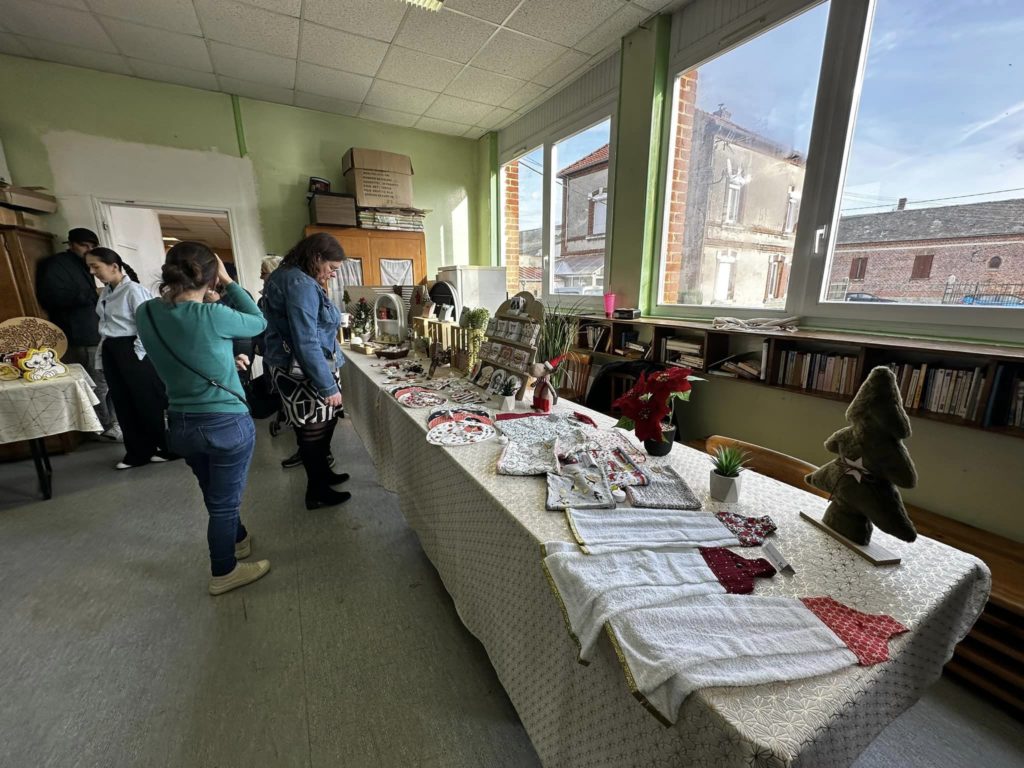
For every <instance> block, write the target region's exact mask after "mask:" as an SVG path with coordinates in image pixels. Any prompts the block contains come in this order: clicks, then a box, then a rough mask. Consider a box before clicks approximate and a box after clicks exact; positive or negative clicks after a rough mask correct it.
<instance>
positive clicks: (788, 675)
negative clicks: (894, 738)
mask: <svg viewBox="0 0 1024 768" xmlns="http://www.w3.org/2000/svg"><path fill="white" fill-rule="evenodd" d="M608 623H609V626H610V629H611V632H612V635H613V638H612V639H613V642H614V643H615V644H616V646H617V648H616V650H617V651H618V654H619V658H620V659H622V660H623V661H624V663H625V665H626V666H627V670H626V671H627V675H626V679H627V680H630V681H631V687H634V691H633V692H634V694H639V695H641V696H643V699H645V700H646V701H645V702H644V703H645V705H646V706H647V707H648V708H649V709H650V710H651V711H652V712H654V713H655V714H656V715H657V716H658V717H659V719H661V720H662V721H663V722H665V723H674V722H675V720H676V717H677V715H678V713H679V707H680V706H682V703H683V701H685V700H686V697H687V696H689V695H690V694H691V693H692V692H693V691H694V690H697V689H698V688H710V687H712V686H719V685H728V686H734V685H757V684H759V683H770V682H776V681H781V680H799V679H802V678H805V677H813V676H815V675H823V674H827V673H829V672H835V671H836V670H839V669H842V668H844V667H848V666H852V665H854V664H856V663H857V657H856V656H855V655H854V653H853V652H852V651H851V650H850V649H849V648H847V647H846V645H845V644H844V643H843V641H842V640H840V639H839V638H838V637H837V636H836V634H835V633H834V632H833V631H832V630H830V629H829V628H828V627H827V626H826V625H825V624H824V623H823V622H822V621H821V620H820V619H819V618H818V617H817V616H816V615H815V614H814V613H813V612H811V611H810V609H808V608H807V607H806V606H805V605H804V604H803V603H802V602H800V600H799V599H797V598H793V597H758V596H756V595H702V596H698V597H692V598H683V599H680V600H676V601H674V602H671V603H665V604H662V605H657V606H651V607H642V608H636V609H631V610H626V611H622V612H620V613H618V614H617V615H615V616H614V617H612V618H611V619H610V620H609V622H608Z"/></svg>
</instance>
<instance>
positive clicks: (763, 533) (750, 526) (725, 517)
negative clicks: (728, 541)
mask: <svg viewBox="0 0 1024 768" xmlns="http://www.w3.org/2000/svg"><path fill="white" fill-rule="evenodd" d="M715 517H717V518H718V519H719V520H720V521H721V523H722V525H724V526H725V527H726V528H728V529H729V530H730V531H732V532H733V533H735V534H736V536H737V538H739V540H740V546H742V547H759V546H761V544H763V543H764V540H765V537H767V536H769V535H771V534H773V533H775V521H774V520H772V519H771V518H770V517H768V515H763V516H762V517H747V516H746V515H740V514H737V513H736V512H716V513H715Z"/></svg>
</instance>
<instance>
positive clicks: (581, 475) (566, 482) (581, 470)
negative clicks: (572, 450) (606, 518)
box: [547, 463, 615, 513]
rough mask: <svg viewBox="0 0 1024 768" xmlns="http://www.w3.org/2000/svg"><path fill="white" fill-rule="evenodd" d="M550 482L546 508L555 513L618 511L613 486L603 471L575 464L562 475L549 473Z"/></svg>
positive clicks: (566, 468) (564, 470)
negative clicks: (573, 510)
mask: <svg viewBox="0 0 1024 768" xmlns="http://www.w3.org/2000/svg"><path fill="white" fill-rule="evenodd" d="M547 478H548V499H547V508H548V509H550V510H552V511H562V510H565V511H566V512H567V513H568V511H569V509H570V508H573V509H579V510H585V509H615V499H613V498H612V489H611V486H609V485H608V478H606V477H605V476H604V472H602V471H601V469H600V467H594V466H587V465H586V464H584V463H580V464H572V465H570V466H568V467H562V470H561V474H555V473H554V472H548V475H547Z"/></svg>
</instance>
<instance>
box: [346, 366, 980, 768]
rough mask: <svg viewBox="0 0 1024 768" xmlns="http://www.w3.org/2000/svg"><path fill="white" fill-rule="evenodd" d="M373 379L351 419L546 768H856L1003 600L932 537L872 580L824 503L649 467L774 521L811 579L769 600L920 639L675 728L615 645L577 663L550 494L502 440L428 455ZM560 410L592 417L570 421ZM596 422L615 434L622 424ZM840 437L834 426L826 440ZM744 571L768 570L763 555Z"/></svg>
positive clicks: (900, 546) (349, 391)
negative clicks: (509, 462)
mask: <svg viewBox="0 0 1024 768" xmlns="http://www.w3.org/2000/svg"><path fill="white" fill-rule="evenodd" d="M373 362H375V361H374V359H373V358H367V357H364V356H361V355H355V354H354V355H353V356H352V357H350V358H349V361H348V364H347V365H345V366H343V367H342V369H341V374H342V386H343V391H344V394H345V411H346V413H348V414H350V415H351V417H352V419H353V422H354V424H355V427H356V429H357V431H358V432H359V434H360V436H361V437H362V439H363V442H364V443H365V445H366V448H367V450H368V451H369V453H370V455H371V456H372V457H373V459H374V462H375V463H376V466H377V469H378V471H379V474H380V479H381V482H382V484H383V485H384V486H385V487H387V488H388V489H390V490H392V491H394V492H395V493H397V494H398V495H399V498H400V502H401V507H402V512H403V514H404V515H405V517H406V519H407V520H408V522H409V524H410V526H412V528H413V529H414V530H415V531H416V533H417V534H418V536H419V539H420V542H421V544H422V546H423V549H424V551H425V552H426V554H427V556H428V557H429V558H430V560H431V561H432V562H433V564H434V566H435V567H436V568H437V571H438V573H439V574H440V576H441V579H442V581H443V582H444V584H445V587H446V588H447V590H448V592H449V593H450V594H451V596H452V599H453V601H454V603H455V607H456V609H457V610H458V613H459V616H460V618H461V619H462V621H463V623H464V624H465V625H466V627H467V628H468V629H469V630H470V631H471V632H472V633H473V634H474V635H475V636H476V637H477V638H478V639H479V640H480V642H481V643H482V644H483V645H484V647H485V648H486V650H487V653H488V656H489V657H490V660H491V663H492V664H493V666H494V669H495V670H496V672H497V674H498V677H499V679H500V680H501V683H502V685H503V686H504V687H505V690H506V691H507V692H508V695H509V697H510V698H511V700H512V703H513V705H514V706H515V708H516V711H517V712H518V713H519V716H520V718H521V719H522V722H523V725H524V726H525V728H526V731H527V733H528V734H529V736H530V739H531V741H532V742H533V744H534V747H535V748H536V750H537V753H538V754H539V755H540V758H541V760H542V762H543V763H544V765H545V766H707V767H708V768H724V767H727V766H791V765H792V766H843V765H849V764H850V763H852V762H853V761H854V760H855V759H856V757H857V756H858V755H859V754H860V753H861V752H862V751H863V750H864V748H865V747H866V746H867V745H868V744H869V743H870V742H871V741H872V739H874V738H875V736H877V735H878V733H879V732H880V731H881V730H882V729H883V728H885V727H886V726H887V725H888V724H889V723H890V722H891V721H892V720H893V719H895V718H896V717H897V716H898V715H899V714H900V713H901V712H903V711H904V710H905V709H907V708H908V707H909V706H910V705H911V704H913V703H914V702H915V701H917V699H918V698H919V697H920V696H921V694H922V693H923V691H924V690H925V689H926V688H927V687H928V686H929V685H930V684H931V683H933V682H934V681H935V680H936V679H937V678H938V676H939V674H940V673H941V670H942V666H943V665H944V664H945V662H946V661H947V660H948V659H949V657H950V656H951V654H952V652H953V647H954V645H955V644H956V643H957V642H958V641H959V640H960V639H961V638H962V637H963V636H964V635H965V634H966V633H967V631H968V629H969V628H970V627H971V625H972V624H973V623H974V621H975V619H976V618H977V617H978V615H979V614H980V612H981V610H982V608H983V607H984V604H985V601H986V599H987V597H988V592H989V587H990V583H991V581H990V576H989V572H988V569H987V567H986V566H985V565H984V563H982V562H981V561H980V560H978V559H977V558H975V557H972V556H971V555H968V554H965V553H963V552H960V551H958V550H955V549H952V548H951V547H948V546H946V545H944V544H941V543H939V542H936V541H933V540H931V539H927V538H924V537H919V538H918V540H917V541H916V542H915V543H913V544H905V543H903V542H900V541H898V540H896V539H894V538H892V537H891V536H888V535H886V534H883V533H881V532H879V531H876V532H875V534H874V536H875V540H877V541H878V542H879V543H880V544H882V545H883V546H885V547H888V548H889V549H892V550H895V551H897V552H898V553H899V554H900V556H901V557H902V558H903V562H902V563H901V564H900V565H899V566H894V567H873V566H871V565H870V564H869V563H868V562H867V561H865V560H863V559H861V558H860V557H859V556H857V555H856V554H854V553H853V552H851V551H850V550H848V549H846V548H845V547H843V546H842V545H841V544H839V543H838V542H836V541H834V540H833V539H832V538H830V537H829V536H827V535H826V534H824V533H823V532H822V531H820V530H818V529H817V528H816V527H814V526H813V525H811V524H809V523H807V522H806V521H804V520H802V519H801V518H800V516H799V511H800V510H801V509H821V508H823V507H824V506H825V500H824V499H821V498H819V497H817V496H813V495H811V494H808V493H806V492H804V491H801V490H799V489H797V488H793V487H790V486H787V485H783V484H782V483H779V482H777V481H775V480H772V479H770V478H767V477H763V476H761V475H757V474H754V473H752V472H751V473H748V475H747V479H746V480H745V482H744V487H743V498H742V500H741V501H740V502H739V503H737V504H730V505H724V504H718V503H717V502H714V501H712V500H711V499H710V497H709V495H708V462H707V457H706V456H704V455H703V454H702V453H700V452H698V451H695V450H692V449H689V448H687V447H685V446H683V445H681V444H677V445H676V446H674V448H673V451H672V453H671V454H670V455H669V456H667V457H665V458H663V459H655V458H649V459H648V460H649V461H651V462H656V463H669V464H671V465H672V466H674V467H675V468H676V469H677V470H678V471H679V472H680V473H681V474H682V476H683V477H684V478H686V481H687V483H689V484H690V487H691V488H693V490H694V492H695V493H696V494H697V496H698V498H700V499H701V501H702V503H703V505H704V509H706V510H708V511H709V512H714V511H717V510H719V509H731V510H733V511H736V512H739V513H741V514H744V515H749V516H760V515H765V514H768V515H771V517H772V518H773V519H774V520H775V522H776V524H777V525H778V532H777V533H776V534H775V536H774V537H773V541H774V543H775V544H776V546H778V547H779V549H780V550H781V551H782V553H783V554H784V555H785V557H786V558H787V559H788V560H789V562H790V563H792V565H793V566H794V568H795V570H796V573H795V575H790V576H786V575H782V574H780V575H779V576H776V577H775V578H774V579H771V580H767V579H766V580H763V583H760V582H759V583H758V585H757V594H762V595H789V596H815V595H830V596H832V597H834V598H835V599H836V600H839V601H841V602H843V603H846V604H847V605H849V606H851V607H853V608H856V609H857V610H860V611H865V612H868V613H886V614H889V615H891V616H893V617H894V618H895V619H897V620H898V621H900V622H902V623H903V624H904V625H905V626H907V627H908V628H909V629H910V631H909V632H907V633H906V634H904V635H901V636H899V637H896V638H893V639H892V641H891V642H890V644H889V647H890V654H891V659H890V660H889V661H888V662H885V663H882V664H878V665H875V666H871V667H850V668H849V669H846V670H843V671H842V672H838V673H836V674H831V675H825V676H821V677H816V678H811V679H807V680H801V681H796V682H789V683H775V684H768V685H758V686H750V687H735V688H710V689H705V690H701V691H697V692H696V693H694V694H692V695H691V696H690V697H689V698H688V699H687V700H686V702H685V703H684V704H683V707H682V709H681V711H680V713H679V718H678V722H677V723H676V724H675V725H674V726H672V727H670V728H665V727H663V726H662V725H661V724H660V723H659V722H658V721H657V720H655V719H654V717H652V716H651V715H650V714H648V712H647V711H646V710H645V709H644V708H643V707H642V706H641V705H640V703H639V702H637V701H636V700H635V699H634V698H633V697H632V696H631V695H630V693H629V688H628V687H627V684H626V680H625V678H624V676H623V672H622V668H621V667H620V665H619V663H618V661H617V659H616V657H615V653H614V651H613V649H612V647H611V644H610V643H609V642H608V640H607V638H606V637H602V640H601V642H600V646H599V653H598V657H597V658H596V659H595V661H594V662H593V663H592V664H591V665H590V666H581V665H579V664H578V663H576V660H575V659H576V649H575V647H574V645H573V642H572V640H571V639H570V637H569V635H568V633H567V631H566V628H565V623H564V622H563V620H562V616H561V614H560V611H559V607H558V605H557V603H556V601H555V599H554V597H553V596H552V594H551V590H550V589H549V587H548V584H547V582H546V580H545V577H544V574H543V571H542V569H541V551H540V544H541V543H543V542H545V541H552V540H563V541H571V540H572V538H571V536H570V534H569V529H568V526H567V525H566V522H565V517H564V515H562V514H561V513H554V512H547V511H545V509H544V499H545V483H544V481H543V479H542V478H537V477H508V476H501V475H498V474H497V473H496V471H495V462H496V460H497V458H498V455H499V454H500V450H501V447H502V446H501V445H500V444H499V442H498V441H497V440H491V441H488V442H484V443H480V444H477V445H471V446H461V447H455V448H440V447H436V446H432V445H429V444H428V443H427V442H426V440H425V439H424V434H425V432H426V424H425V420H426V410H424V409H417V410H411V409H406V408H404V407H403V406H401V405H399V404H398V403H397V402H395V400H394V399H393V398H392V397H390V396H389V395H388V394H387V393H386V392H384V391H383V390H382V389H381V388H380V382H381V381H382V380H383V377H382V375H381V371H380V369H379V368H373V367H371V365H372V363H373ZM698 407H699V406H698ZM556 410H562V411H571V410H585V409H582V408H580V407H579V406H576V405H574V404H572V403H560V404H559V405H558V406H557V407H556ZM587 413H589V414H590V415H591V416H592V417H593V418H594V419H595V421H597V422H598V424H599V425H601V426H602V427H607V426H610V425H611V424H612V419H610V418H609V417H607V416H603V415H601V414H596V413H594V412H590V411H587ZM836 426H837V425H833V424H823V425H822V435H826V434H828V433H829V432H830V431H831V430H832V429H833V428H834V427H836ZM631 437H632V436H631ZM743 554H744V555H745V556H747V557H758V556H759V555H760V548H757V547H753V548H750V549H745V550H743Z"/></svg>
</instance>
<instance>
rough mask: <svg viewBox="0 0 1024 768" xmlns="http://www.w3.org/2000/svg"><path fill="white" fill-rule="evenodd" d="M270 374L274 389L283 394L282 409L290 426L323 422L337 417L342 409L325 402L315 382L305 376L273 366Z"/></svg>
mask: <svg viewBox="0 0 1024 768" xmlns="http://www.w3.org/2000/svg"><path fill="white" fill-rule="evenodd" d="M270 375H271V380H272V381H273V382H274V389H276V390H277V392H278V394H280V395H281V410H282V411H283V412H284V416H285V421H286V422H287V423H288V425H289V426H292V427H301V426H303V425H304V424H323V423H324V422H327V421H331V420H332V419H334V418H336V417H337V416H338V414H339V413H340V412H341V411H342V408H341V407H335V406H333V405H328V404H327V403H326V402H324V399H323V398H322V397H320V395H319V394H318V393H317V391H316V387H314V386H313V382H312V381H310V380H309V379H308V378H306V377H305V376H303V375H301V374H296V373H292V372H289V371H286V370H285V369H284V368H271V369H270ZM334 380H335V381H338V373H337V371H335V373H334ZM339 386H340V385H339Z"/></svg>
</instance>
